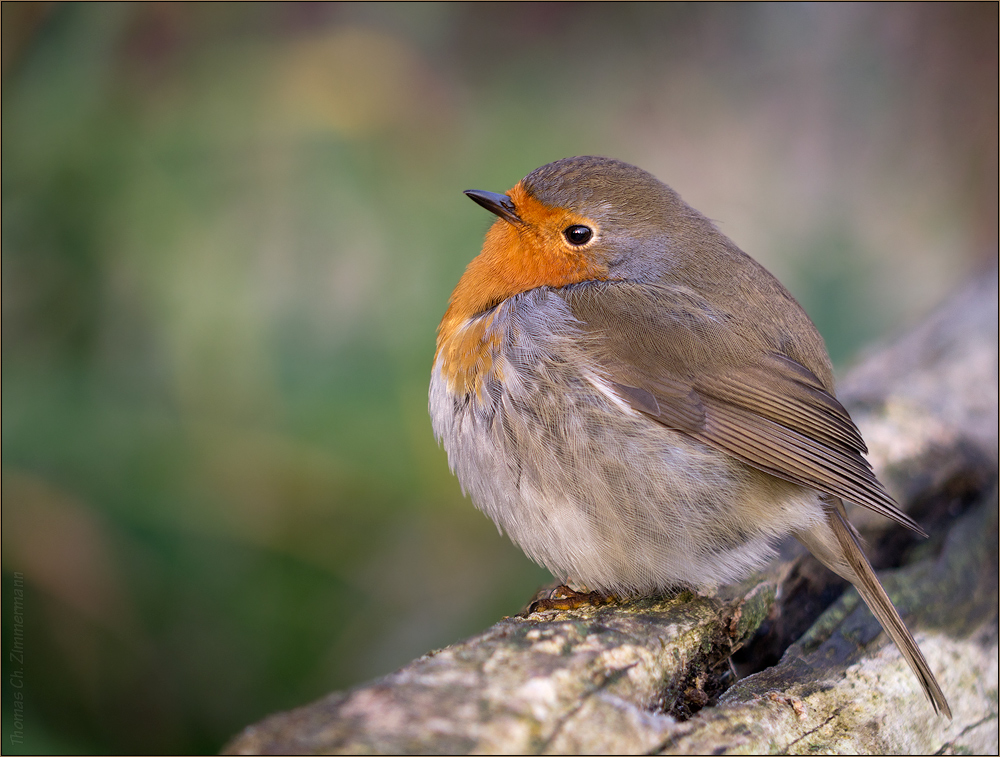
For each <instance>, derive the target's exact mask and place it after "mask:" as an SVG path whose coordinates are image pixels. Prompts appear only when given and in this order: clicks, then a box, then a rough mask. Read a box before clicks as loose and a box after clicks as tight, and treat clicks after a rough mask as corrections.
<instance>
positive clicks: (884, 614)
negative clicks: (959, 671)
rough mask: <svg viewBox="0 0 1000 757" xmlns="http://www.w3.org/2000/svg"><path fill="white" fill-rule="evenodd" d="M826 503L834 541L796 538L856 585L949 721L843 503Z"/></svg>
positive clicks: (930, 675) (938, 690) (939, 694)
mask: <svg viewBox="0 0 1000 757" xmlns="http://www.w3.org/2000/svg"><path fill="white" fill-rule="evenodd" d="M824 499H825V500H826V503H827V505H828V507H827V508H826V512H827V517H826V524H825V525H826V526H827V528H828V534H829V533H830V532H832V536H833V537H834V539H835V541H834V540H831V539H829V538H824V537H827V534H822V535H820V534H819V533H817V531H819V530H820V529H819V528H815V529H812V530H811V531H809V532H805V533H800V534H798V535H797V537H798V538H799V540H800V541H801V542H802V543H803V544H805V545H806V546H807V547H808V548H809V550H810V551H811V552H812V553H813V554H814V555H816V557H817V558H818V559H819V560H820V562H822V563H823V564H824V565H826V566H827V567H828V568H830V570H832V571H833V572H834V573H837V574H838V575H840V576H842V577H844V578H846V579H847V580H848V581H850V582H851V583H852V584H854V587H855V588H856V589H857V590H858V594H860V595H861V598H862V599H863V600H864V601H865V604H866V605H868V608H869V609H870V610H871V611H872V614H873V615H874V616H875V617H876V619H877V620H878V622H879V623H880V624H881V625H882V629H883V630H884V631H885V632H886V633H887V634H889V637H890V638H891V639H892V640H893V641H894V642H895V643H896V646H897V647H898V648H899V651H900V652H901V653H902V655H903V657H904V658H905V659H906V661H907V662H908V663H909V665H910V667H911V668H912V669H913V672H914V673H915V674H916V676H917V679H918V680H919V681H920V685H921V686H923V687H924V692H925V693H926V694H927V698H928V699H930V700H931V704H932V705H933V706H934V711H935V712H937V713H939V714H944V715H945V716H947V717H948V719H949V720H950V719H951V708H950V707H949V706H948V700H947V699H945V696H944V692H943V691H941V686H940V685H939V684H938V682H937V679H936V678H935V677H934V673H932V672H931V669H930V666H929V665H928V664H927V660H925V659H924V656H923V654H921V652H920V648H919V647H918V646H917V642H916V641H914V640H913V636H912V635H911V634H910V632H909V630H907V628H906V626H905V625H904V624H903V620H902V618H900V617H899V613H898V612H896V608H895V607H894V606H893V604H892V601H891V600H890V599H889V596H888V595H887V594H886V593H885V589H883V588H882V584H880V583H879V580H878V578H877V577H876V576H875V571H873V570H872V566H871V565H870V564H869V562H868V558H867V557H865V554H864V552H862V551H861V544H860V540H859V537H858V534H857V532H856V531H855V530H854V527H853V526H852V525H851V524H850V522H849V521H848V520H847V513H846V512H845V511H844V505H843V503H841V501H840V500H839V499H835V498H833V497H830V498H824ZM823 530H827V529H823ZM831 542H832V543H831Z"/></svg>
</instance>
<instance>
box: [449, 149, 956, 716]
mask: <svg viewBox="0 0 1000 757" xmlns="http://www.w3.org/2000/svg"><path fill="white" fill-rule="evenodd" d="M465 194H467V195H468V196H469V197H470V198H471V199H472V200H474V201H475V202H477V203H478V204H479V205H481V206H483V207H484V208H486V209H487V210H489V211H490V212H491V213H494V214H495V215H496V216H497V217H498V218H497V220H496V221H495V222H494V223H493V225H492V227H491V228H490V230H489V232H488V233H487V234H486V240H485V243H484V245H483V249H482V252H481V253H480V254H479V255H478V256H477V257H476V258H474V259H473V260H472V262H471V263H469V266H468V268H466V270H465V273H464V275H463V276H462V278H461V279H460V280H459V282H458V286H456V287H455V291H454V292H453V293H452V295H451V299H450V300H449V303H448V309H447V311H446V312H445V314H444V318H443V319H442V320H441V324H440V326H439V327H438V335H437V351H436V353H435V356H434V368H433V372H432V374H431V385H430V414H431V419H432V423H433V427H434V433H435V435H436V436H437V438H438V440H439V442H441V443H442V444H443V445H444V448H445V450H446V451H447V453H448V461H449V465H450V466H451V469H452V471H453V472H454V473H455V474H456V475H457V476H458V480H459V481H460V482H461V484H462V487H463V490H464V491H465V492H466V493H467V494H469V495H470V496H471V497H472V500H473V501H474V502H475V504H476V506H477V507H478V508H479V509H480V510H482V511H483V512H485V513H486V514H487V515H488V516H489V517H490V518H492V519H493V521H494V522H495V523H496V524H497V526H498V527H499V528H500V529H501V531H503V530H505V531H506V532H507V534H508V535H509V536H510V538H511V539H512V540H513V541H514V542H515V543H516V544H517V545H518V546H519V547H521V549H523V550H524V552H525V553H526V554H527V555H528V556H529V557H531V558H532V559H533V560H535V561H536V562H538V563H540V564H541V565H544V566H545V567H546V568H548V569H549V570H550V571H551V572H552V573H553V574H554V575H556V576H557V577H559V578H562V579H563V580H569V579H570V577H572V579H573V580H575V581H576V582H579V583H582V584H584V585H586V587H587V588H589V589H592V590H594V591H595V592H597V593H598V594H599V595H610V594H615V595H619V596H629V595H646V594H655V593H657V592H662V591H663V590H665V589H668V588H673V587H677V586H688V587H692V588H695V589H710V588H713V587H715V586H718V585H720V584H726V583H730V582H733V581H736V580H738V579H741V578H744V577H746V576H747V575H748V574H749V573H751V572H752V571H753V570H755V569H757V568H760V567H761V566H762V565H763V564H764V563H766V562H767V561H768V560H769V559H770V558H771V557H773V555H774V548H773V545H774V544H775V542H777V541H778V540H779V539H781V538H782V537H784V536H786V535H788V534H792V535H794V536H795V537H796V538H797V539H798V540H799V541H801V542H802V543H803V544H805V546H806V547H808V548H809V550H810V551H811V552H812V553H813V554H814V555H815V556H816V557H817V558H819V560H820V561H821V562H822V563H823V564H824V565H826V566H827V567H828V568H830V569H831V570H832V571H834V572H835V573H837V574H839V575H841V576H843V577H844V578H846V579H847V580H848V581H850V582H851V583H852V584H854V586H855V587H856V588H857V590H858V592H859V593H860V594H861V597H862V598H863V599H864V600H865V602H866V603H867V605H868V607H869V608H871V611H872V612H873V613H874V615H875V617H876V618H877V619H878V620H879V622H880V623H881V624H882V627H883V628H884V629H885V631H886V632H887V633H888V634H889V636H890V637H891V638H892V640H893V641H894V642H895V643H896V645H897V646H898V647H899V649H900V651H901V652H902V654H903V656H904V657H905V658H906V661H907V662H908V663H909V664H910V667H911V668H913V671H914V673H916V675H917V678H918V679H919V680H920V683H921V685H922V686H923V688H924V691H925V692H926V693H927V696H928V698H929V699H930V700H931V703H932V704H933V706H934V709H935V710H936V711H937V712H940V713H944V714H945V715H947V716H948V717H949V718H950V717H951V710H950V708H949V707H948V702H947V700H946V699H945V696H944V694H943V693H942V691H941V687H940V686H939V685H938V682H937V680H936V679H935V678H934V674H933V673H932V672H931V670H930V667H929V666H928V665H927V661H926V660H925V659H924V657H923V655H922V654H921V652H920V650H919V648H918V647H917V644H916V642H915V641H914V640H913V637H912V636H911V635H910V633H909V631H907V629H906V626H905V625H904V624H903V621H902V620H901V619H900V617H899V613H897V612H896V609H895V607H893V605H892V602H891V601H890V600H889V598H888V596H887V595H886V593H885V591H884V590H883V588H882V586H881V584H879V581H878V579H877V578H876V576H875V573H874V572H873V571H872V568H871V565H870V564H869V563H868V560H867V558H866V557H865V555H864V553H863V552H862V550H861V547H860V543H859V537H858V534H857V532H856V531H855V530H854V528H853V527H852V526H851V524H850V523H849V522H848V520H847V515H846V512H845V510H844V505H843V503H842V500H847V501H850V502H854V503H856V504H859V505H862V506H864V507H867V508H870V509H872V510H874V511H876V512H878V513H881V514H882V515H884V516H886V517H888V518H891V519H893V520H895V521H897V522H898V523H901V524H903V525H904V526H906V527H907V528H910V529H912V530H913V531H916V532H917V533H921V534H923V531H922V530H921V528H920V527H919V526H918V525H917V524H916V523H915V522H914V521H913V520H912V519H911V518H910V517H909V516H907V515H906V514H905V513H903V512H902V511H901V510H900V509H899V508H898V507H897V506H896V504H895V502H894V501H893V500H892V498H891V497H890V496H889V494H888V493H887V492H886V490H885V488H884V487H883V486H882V484H881V483H880V482H879V480H878V479H877V478H876V477H875V474H874V473H873V472H872V469H871V467H870V465H869V464H868V462H867V461H866V460H865V459H864V458H863V457H862V454H863V453H865V452H866V451H867V449H866V447H865V443H864V441H863V440H862V438H861V434H860V433H859V431H858V429H857V427H856V426H855V425H854V423H853V422H852V421H851V418H850V416H849V415H848V413H847V411H846V410H845V409H844V407H843V406H842V405H841V404H840V403H839V402H838V401H837V400H836V398H835V396H834V389H833V369H832V366H831V364H830V358H829V356H828V355H827V351H826V346H825V345H824V343H823V338H822V337H821V336H820V335H819V332H818V331H817V330H816V327H815V326H814V325H813V323H812V321H810V320H809V317H808V316H807V315H806V314H805V311H803V310H802V308H801V307H800V306H799V304H798V303H797V302H796V301H795V300H794V299H793V298H792V296H791V295H790V294H789V293H788V292H787V291H786V290H785V288H784V287H783V286H782V285H781V284H780V283H779V282H778V281H777V279H775V278H774V277H773V276H772V275H771V274H769V273H768V272H767V271H766V270H764V268H763V267H761V266H760V265H759V264H758V263H757V262H756V261H754V260H753V259H752V258H750V257H749V256H748V255H746V254H745V253H744V252H742V251H741V250H740V249H739V248H738V247H737V246H736V245H735V244H734V243H733V242H732V241H730V240H729V239H728V238H727V237H726V236H725V235H723V234H722V233H721V232H720V231H719V230H718V229H716V228H715V226H714V225H713V224H712V223H711V222H710V221H709V220H708V219H707V218H705V216H703V215H702V214H701V213H699V212H698V211H696V210H694V209H693V208H691V207H690V206H688V205H687V204H685V203H684V201H683V200H681V198H680V197H679V196H678V195H677V194H676V193H675V192H674V191H673V190H672V189H670V188H669V187H668V186H666V185H665V184H663V183H662V182H660V181H659V180H657V179H656V178H655V177H654V176H652V175H651V174H649V173H647V172H646V171H643V170H641V169H639V168H636V167H635V166H631V165H629V164H627V163H623V162H621V161H618V160H612V159H609V158H598V157H576V158H566V159H564V160H559V161H556V162H555V163H550V164H548V165H546V166H542V167H541V168H539V169H537V170H535V171H533V172H532V173H530V174H528V176H526V177H525V178H524V179H522V180H521V181H520V182H519V183H518V184H517V185H516V186H515V187H514V188H513V189H511V190H510V191H509V192H507V193H506V194H496V193H493V192H484V191H479V190H469V191H467V192H466V193H465ZM924 535H926V534H924Z"/></svg>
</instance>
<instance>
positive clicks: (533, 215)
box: [435, 184, 608, 393]
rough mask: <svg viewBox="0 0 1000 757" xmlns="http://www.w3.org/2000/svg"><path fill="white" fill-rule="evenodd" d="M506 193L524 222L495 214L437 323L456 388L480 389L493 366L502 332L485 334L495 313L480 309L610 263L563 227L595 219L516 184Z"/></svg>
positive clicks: (572, 280)
mask: <svg viewBox="0 0 1000 757" xmlns="http://www.w3.org/2000/svg"><path fill="white" fill-rule="evenodd" d="M507 194H508V196H509V197H510V198H511V199H512V200H513V201H514V206H515V208H516V209H517V214H518V215H519V216H520V217H521V219H522V220H523V221H524V223H523V224H520V225H517V224H512V223H510V222H508V221H505V220H503V219H497V220H496V221H495V222H494V223H493V226H491V227H490V230H489V231H488V232H487V234H486V241H485V242H484V244H483V249H482V252H480V253H479V255H477V256H476V257H475V258H474V259H473V260H472V262H470V263H469V266H468V267H467V268H466V269H465V273H464V274H463V275H462V278H461V279H460V280H459V282H458V286H456V287H455V291H454V292H452V293H451V299H450V300H449V301H448V309H447V311H445V314H444V318H442V319H441V324H440V325H439V326H438V338H437V351H436V353H435V360H437V359H438V358H439V357H440V358H442V370H443V373H444V376H445V378H446V379H447V381H448V386H449V388H450V389H451V390H452V391H454V392H461V393H467V392H470V391H475V392H477V393H478V392H479V389H480V381H481V377H482V376H484V375H486V374H488V373H489V371H491V370H494V358H495V352H496V349H497V348H498V347H499V344H498V343H497V341H496V340H497V339H498V337H497V336H496V335H493V336H492V337H489V338H487V337H486V336H485V334H486V329H487V328H488V324H489V323H491V322H492V315H491V316H489V317H488V318H481V319H478V320H475V321H474V319H476V316H479V315H482V314H484V313H486V312H487V311H489V310H491V309H492V308H494V307H496V306H497V305H499V304H500V303H501V302H503V301H504V300H506V299H508V298H509V297H513V296H514V295H516V294H520V293H521V292H527V291H529V290H531V289H536V288H537V287H541V286H550V287H563V286H567V285H568V284H576V283H579V282H581V281H592V280H602V279H604V278H606V277H607V272H608V271H607V267H606V266H604V265H601V264H599V263H597V262H595V261H594V260H592V259H591V258H590V257H589V256H588V255H587V252H586V251H585V250H577V249H573V248H572V247H571V246H570V245H569V244H567V243H566V242H565V240H564V239H563V236H562V232H563V230H564V229H566V228H567V227H568V226H571V225H573V224H576V223H583V224H587V225H590V226H593V222H592V221H590V220H589V219H586V218H583V217H582V216H579V215H577V214H575V213H573V212H571V211H569V210H566V209H564V208H553V207H550V206H548V205H545V204H544V203H541V202H539V201H538V200H536V199H535V198H534V197H532V196H531V195H530V194H528V193H527V192H526V191H525V190H524V188H523V187H522V186H521V184H517V186H515V187H514V188H513V189H512V190H510V192H508V193H507Z"/></svg>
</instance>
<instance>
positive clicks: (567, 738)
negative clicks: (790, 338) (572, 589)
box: [226, 270, 998, 754]
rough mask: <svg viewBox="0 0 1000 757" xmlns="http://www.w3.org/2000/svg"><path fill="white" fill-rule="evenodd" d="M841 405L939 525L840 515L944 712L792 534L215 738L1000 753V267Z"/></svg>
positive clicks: (328, 745)
mask: <svg viewBox="0 0 1000 757" xmlns="http://www.w3.org/2000/svg"><path fill="white" fill-rule="evenodd" d="M839 395H840V397H841V399H842V400H843V401H844V404H845V405H846V406H847V407H848V408H849V410H850V411H851V414H852V416H853V417H854V419H855V421H856V422H857V424H858V426H859V427H860V429H861V431H862V434H863V436H864V438H865V440H866V441H867V442H868V445H869V447H870V455H869V459H870V460H871V462H872V463H873V465H874V466H875V469H876V471H877V472H878V474H879V477H880V478H881V479H882V481H883V482H884V483H885V484H886V485H887V486H888V487H889V490H890V491H891V492H892V494H893V495H894V496H895V497H896V499H897V501H899V502H900V504H901V506H902V507H903V508H904V509H906V510H907V511H908V512H910V514H911V515H913V516H914V517H915V518H917V520H919V521H920V522H921V524H922V525H923V526H924V528H925V529H926V530H927V531H928V532H930V533H931V534H932V536H931V538H930V539H928V540H919V539H915V538H912V537H911V536H910V535H909V534H908V533H907V532H905V531H903V530H902V529H901V528H898V527H895V526H893V525H892V524H890V523H889V522H888V521H885V520H884V519H879V518H878V517H876V516H872V515H871V514H869V513H867V512H865V511H862V510H861V509H860V508H855V509H854V510H853V511H852V512H851V517H852V520H853V521H854V522H855V523H856V525H858V526H859V528H860V530H861V531H862V533H863V534H864V535H865V536H866V538H867V540H868V545H869V547H868V550H867V551H868V552H869V555H870V557H871V558H872V562H873V564H874V565H875V567H876V569H881V570H880V571H879V575H880V578H881V580H882V582H883V584H884V585H885V588H886V591H887V592H888V593H889V595H890V596H891V597H892V599H893V602H894V603H895V604H896V607H897V608H898V609H899V611H900V613H901V614H902V616H903V618H904V619H905V621H906V623H907V625H908V626H909V628H910V629H911V631H912V632H913V634H914V636H915V637H916V639H917V641H918V643H919V644H920V647H921V649H922V650H923V652H924V655H925V656H926V657H927V660H928V662H929V663H930V665H931V668H932V669H933V670H934V671H935V673H936V674H937V676H938V679H939V681H940V683H941V686H942V688H943V689H944V691H945V693H946V695H947V696H948V699H949V701H950V703H951V707H952V710H953V712H954V720H952V721H948V720H947V719H945V718H943V717H938V716H935V714H934V712H933V710H932V709H931V706H930V704H929V703H928V701H927V700H926V699H925V698H924V695H923V693H922V691H921V689H920V686H919V684H918V683H917V681H916V679H915V678H914V676H913V675H912V673H911V672H910V670H909V668H908V667H907V665H906V663H905V661H904V660H903V659H902V657H901V656H900V654H899V652H898V651H897V650H896V648H895V647H894V646H893V645H892V643H891V641H889V640H888V639H887V637H886V636H885V635H884V634H882V633H881V632H880V628H879V625H878V622H877V621H876V620H875V619H874V618H873V617H872V615H871V613H870V612H869V611H868V609H867V608H866V607H865V606H864V604H863V603H862V602H860V600H859V597H858V595H857V594H856V592H855V591H854V590H853V589H849V590H848V591H846V592H844V591H843V589H844V588H845V586H846V584H845V583H844V582H843V581H841V580H840V579H837V578H836V577H835V576H833V575H832V574H831V573H830V572H829V571H826V570H825V569H824V568H822V567H821V566H819V564H818V563H817V562H816V561H815V560H814V559H813V558H812V557H811V556H810V555H808V554H807V553H805V551H804V550H803V549H802V548H800V547H798V546H797V545H796V544H788V545H785V546H784V547H783V551H782V556H781V558H780V559H779V560H776V561H775V562H774V563H773V564H772V565H771V566H770V567H769V568H768V569H767V570H765V571H763V572H761V573H760V574H759V575H757V576H755V577H754V578H753V579H752V580H749V581H746V582H744V583H743V584H741V585H739V586H735V587H730V588H728V589H726V590H725V591H724V592H720V593H719V594H718V595H717V596H699V595H695V594H693V593H691V592H682V593H679V594H677V595H675V596H671V597H661V598H649V599H641V600H635V601H629V602H624V603H618V604H609V605H604V606H598V607H594V606H588V607H583V608H580V609H577V610H571V611H556V610H550V611H545V612H541V613H535V614H532V615H530V616H528V617H512V618H504V619H503V620H501V621H500V622H499V623H497V624H496V625H494V626H493V627H492V628H490V629H488V630H486V631H485V632H484V633H482V634H480V635H478V636H475V637H473V638H470V639H468V640H466V641H463V642H459V643H457V644H454V645H452V646H449V647H447V648H446V649H443V650H440V651H436V652H431V653H429V654H427V655H424V656H423V657H421V658H419V659H417V660H414V661H413V662H411V663H410V664H408V665H406V666H405V667H403V668H401V669H400V670H398V671H396V672H395V673H392V674H390V675H388V676H385V677H383V678H380V679H378V680H376V681H372V682H370V683H367V684H363V685H360V686H357V687H355V688H353V689H350V690H348V691H342V692H334V693H332V694H330V695H328V696H327V697H325V698H323V699H321V700H319V701H318V702H315V703H313V704H309V705H306V706H304V707H301V708H299V709H296V710H293V711H291V712H286V713H280V714H276V715H272V716H271V717H269V718H267V719H265V720H263V721H262V722H260V723H258V724H256V725H252V726H250V727H248V728H247V729H245V730H244V731H243V732H242V733H241V734H239V735H238V736H237V737H236V738H234V739H233V741H232V742H231V743H230V744H228V746H227V747H226V750H227V751H228V752H232V753H239V754H252V753H274V752H282V753H289V752H290V753H298V752H304V753H432V752H433V753H466V752H505V753H582V752H588V753H603V752H610V753H695V754H699V753H700V754H715V753H731V752H735V753H764V752H768V753H774V752H780V753H794V754H800V753H813V752H834V753H837V752H852V753H873V754H886V753H906V752H913V753H945V754H955V753H994V754H995V753H997V749H998V738H997V710H998V707H997V689H998V681H997V678H998V674H997V659H998V646H997V638H998V633H997V618H998V602H997V592H998V580H997V571H998V557H997V533H998V522H997V273H996V271H995V270H994V271H991V272H989V273H988V274H987V275H985V276H982V277H980V278H979V279H978V280H977V281H975V282H973V283H971V284H970V285H968V286H967V287H966V288H965V289H963V290H962V291H961V292H960V293H959V294H958V295H957V296H955V297H954V298H953V299H952V300H951V301H949V302H948V303H947V304H946V305H945V306H943V307H942V308H940V309H939V310H938V311H937V312H935V313H934V314H933V315H932V316H931V317H930V318H929V319H927V320H926V321H925V322H924V323H922V324H921V325H919V326H918V327H917V328H915V329H913V330H912V331H911V332H909V333H908V334H906V335H905V336H903V337H902V338H900V339H898V340H896V341H894V342H893V343H891V344H889V345H887V346H884V347H882V348H880V349H877V350H875V351H873V352H872V353H871V354H870V355H869V356H868V357H867V358H866V359H865V360H863V362H862V363H861V364H860V365H859V366H858V367H856V368H855V369H854V370H853V371H852V372H851V373H850V374H849V375H848V377H847V379H846V380H845V381H844V382H843V385H842V387H841V390H840V392H839ZM734 653H735V654H734ZM737 678H738V680H736V679H737Z"/></svg>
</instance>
